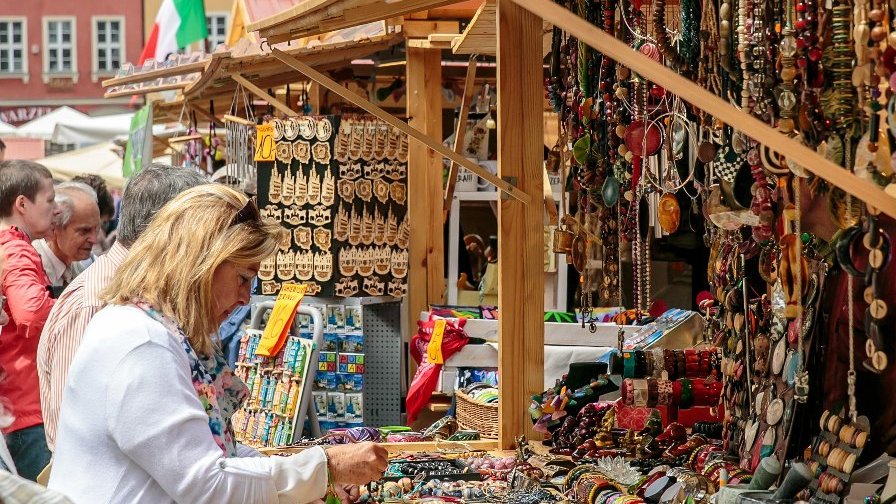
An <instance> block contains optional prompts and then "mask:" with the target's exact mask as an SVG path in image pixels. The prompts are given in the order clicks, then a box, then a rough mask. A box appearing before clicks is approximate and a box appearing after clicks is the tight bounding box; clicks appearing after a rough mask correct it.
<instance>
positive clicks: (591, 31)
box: [511, 0, 896, 217]
mask: <svg viewBox="0 0 896 504" xmlns="http://www.w3.org/2000/svg"><path fill="white" fill-rule="evenodd" d="M511 1H513V2H514V3H516V4H517V5H519V6H520V7H522V8H524V9H526V10H528V11H529V12H532V13H533V14H535V15H538V16H541V17H543V18H544V19H546V20H547V21H550V22H551V23H552V24H553V25H554V26H557V27H559V28H562V29H563V30H564V31H566V32H568V33H569V34H570V35H572V36H573V37H575V38H576V39H578V40H579V41H581V42H584V43H586V44H588V45H589V46H591V47H593V48H595V49H597V50H598V51H600V52H601V53H603V54H605V55H606V56H608V57H610V58H612V59H613V60H615V61H618V62H620V63H622V64H623V65H625V66H627V67H629V68H630V69H632V70H634V71H635V72H637V73H638V74H639V75H641V76H643V77H645V78H646V79H648V80H651V81H653V82H656V83H657V84H659V85H660V86H662V87H663V88H665V89H666V90H668V91H669V92H672V93H674V94H676V95H678V96H679V97H681V98H683V99H685V100H687V101H688V102H690V103H691V104H692V105H694V106H695V107H697V108H699V109H701V110H703V111H705V112H707V113H709V114H710V115H712V116H713V117H715V118H716V119H719V120H721V121H723V122H725V123H727V124H728V125H729V126H731V127H733V128H734V129H736V130H739V131H741V132H743V133H744V134H746V135H747V136H749V137H750V138H753V139H754V140H756V141H757V142H759V143H760V144H763V145H765V146H766V147H769V148H771V149H774V150H775V151H777V152H781V153H786V155H787V159H788V160H789V161H793V162H795V163H797V164H799V165H800V166H803V167H805V168H806V169H807V170H809V171H811V172H812V173H814V174H815V175H817V176H819V177H821V178H823V179H824V180H826V181H828V182H830V183H831V184H833V185H835V186H837V187H839V188H841V189H843V190H844V191H846V192H848V193H849V194H852V195H853V196H855V197H857V198H859V199H860V200H862V201H864V202H865V203H866V204H868V205H870V206H873V207H875V208H877V209H879V210H880V211H882V212H884V213H886V214H887V215H889V216H891V217H896V198H893V197H892V196H890V195H888V194H886V193H885V192H884V191H883V189H881V188H880V187H878V186H877V185H875V184H873V183H871V182H869V181H867V180H864V179H861V178H859V177H858V176H856V175H855V174H853V173H851V172H850V171H848V170H846V169H844V168H843V167H842V166H838V165H837V164H835V163H833V162H831V161H829V160H828V159H827V158H825V157H824V156H822V155H821V154H819V153H817V152H815V151H814V150H812V149H811V148H809V147H807V146H805V145H803V144H801V143H800V142H797V141H796V140H794V139H792V138H790V137H787V136H786V135H783V134H781V133H780V132H778V131H777V130H776V129H774V128H772V127H771V126H769V125H767V124H765V123H764V122H762V121H760V120H759V119H757V118H755V117H753V116H751V115H750V114H747V113H746V112H743V111H742V110H739V109H738V108H736V107H734V106H733V105H731V104H730V103H728V102H726V101H725V100H723V99H722V98H719V97H718V96H716V95H714V94H712V93H710V92H709V91H707V90H705V89H703V88H702V87H700V86H698V85H697V84H694V83H693V82H691V81H690V80H688V79H686V78H684V77H682V76H681V75H678V74H677V73H676V72H675V71H674V70H672V69H671V68H667V67H666V66H664V65H661V64H657V63H656V62H655V61H653V60H652V59H650V58H649V57H647V56H645V55H643V54H641V53H640V52H638V51H636V50H634V49H632V48H631V47H629V46H628V45H626V44H625V43H623V42H621V41H619V40H617V39H616V38H615V37H613V36H612V35H610V34H608V33H607V32H605V31H603V30H601V29H600V28H598V27H596V26H594V25H592V24H591V23H589V22H587V21H585V20H584V19H582V18H580V17H578V16H576V15H575V14H574V13H572V12H571V11H569V10H568V9H565V8H563V7H561V6H558V5H557V4H556V3H554V2H552V1H550V0H511Z"/></svg>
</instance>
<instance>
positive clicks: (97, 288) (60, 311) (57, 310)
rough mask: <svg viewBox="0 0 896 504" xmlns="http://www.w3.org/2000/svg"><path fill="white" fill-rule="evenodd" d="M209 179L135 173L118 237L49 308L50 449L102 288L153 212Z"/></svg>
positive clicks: (43, 382)
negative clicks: (70, 372)
mask: <svg viewBox="0 0 896 504" xmlns="http://www.w3.org/2000/svg"><path fill="white" fill-rule="evenodd" d="M207 182H208V181H207V180H206V179H205V178H204V177H202V176H201V175H199V174H198V173H196V172H194V171H192V170H189V169H185V168H175V167H173V166H168V165H162V164H153V165H151V166H149V167H148V168H146V169H144V170H142V171H141V172H140V173H138V174H137V175H135V176H134V177H133V178H131V179H130V180H129V181H128V185H127V187H126V188H125V190H124V196H123V197H122V201H121V216H120V218H119V224H118V241H116V242H115V244H114V245H112V248H110V249H109V251H108V252H106V253H105V254H103V255H102V256H100V257H98V258H97V260H96V261H95V262H94V263H93V264H92V265H90V267H88V268H87V269H86V270H85V271H84V273H82V274H80V275H78V277H77V278H76V279H75V280H74V281H73V282H72V283H71V285H69V287H68V288H67V289H66V290H65V292H64V293H63V294H62V296H61V297H60V298H59V300H58V302H57V303H56V306H55V307H54V308H53V310H52V311H51V312H50V316H49V317H48V318H47V324H46V325H45V326H44V330H43V334H41V338H40V344H39V345H38V347H37V374H38V378H39V380H40V400H41V409H42V410H43V414H44V424H45V426H46V438H47V444H48V445H49V447H50V450H53V448H54V446H55V442H56V423H57V421H58V420H59V408H60V406H61V405H62V391H63V390H64V389H65V381H66V378H68V368H69V366H70V365H71V362H72V359H73V358H74V357H75V352H76V351H77V350H78V346H79V345H80V344H81V337H82V336H83V335H84V330H85V329H86V328H87V323H88V322H90V319H91V318H93V315H94V314H95V313H96V312H97V311H99V309H100V308H101V307H102V305H103V303H102V302H101V301H100V293H101V292H102V291H103V289H105V288H106V285H108V284H109V282H110V281H111V279H112V276H113V275H114V274H115V272H116V271H117V270H118V266H119V265H120V264H121V263H122V262H124V260H125V258H126V257H127V253H128V247H130V246H131V245H133V243H134V242H135V241H137V238H138V237H139V236H140V233H142V232H143V230H144V229H146V226H148V225H149V221H151V220H152V217H153V215H155V213H156V212H157V211H158V210H159V209H160V208H162V207H163V206H165V203H167V202H168V201H169V200H171V199H172V198H174V197H175V196H177V195H178V194H180V193H181V192H183V191H185V190H187V189H189V188H191V187H193V186H196V185H199V184H203V183H207ZM94 231H95V230H94ZM92 236H96V233H95V232H94V234H93V235H92ZM159 246H164V244H159Z"/></svg>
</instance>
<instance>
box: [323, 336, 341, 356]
mask: <svg viewBox="0 0 896 504" xmlns="http://www.w3.org/2000/svg"><path fill="white" fill-rule="evenodd" d="M339 336H340V335H339V334H336V333H331V332H326V333H324V347H323V348H321V349H320V350H321V352H338V351H339Z"/></svg>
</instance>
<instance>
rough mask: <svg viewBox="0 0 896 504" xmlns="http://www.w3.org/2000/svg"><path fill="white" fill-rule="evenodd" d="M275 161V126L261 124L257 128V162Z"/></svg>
mask: <svg viewBox="0 0 896 504" xmlns="http://www.w3.org/2000/svg"><path fill="white" fill-rule="evenodd" d="M274 159H275V150H274V125H273V124H260V125H258V126H256V127H255V160H256V161H273V160H274Z"/></svg>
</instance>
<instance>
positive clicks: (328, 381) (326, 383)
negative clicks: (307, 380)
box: [314, 371, 339, 390]
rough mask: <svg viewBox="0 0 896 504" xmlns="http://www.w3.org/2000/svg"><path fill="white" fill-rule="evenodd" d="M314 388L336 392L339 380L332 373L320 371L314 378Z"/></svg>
mask: <svg viewBox="0 0 896 504" xmlns="http://www.w3.org/2000/svg"><path fill="white" fill-rule="evenodd" d="M314 387H315V388H316V389H319V390H336V389H337V388H338V387H339V380H338V378H337V375H336V373H334V372H332V371H318V373H317V374H316V375H315V377H314Z"/></svg>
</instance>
